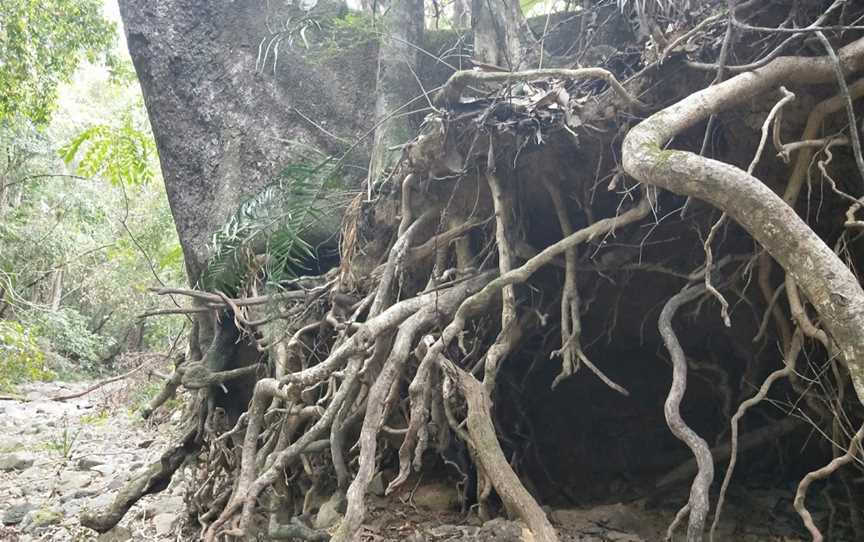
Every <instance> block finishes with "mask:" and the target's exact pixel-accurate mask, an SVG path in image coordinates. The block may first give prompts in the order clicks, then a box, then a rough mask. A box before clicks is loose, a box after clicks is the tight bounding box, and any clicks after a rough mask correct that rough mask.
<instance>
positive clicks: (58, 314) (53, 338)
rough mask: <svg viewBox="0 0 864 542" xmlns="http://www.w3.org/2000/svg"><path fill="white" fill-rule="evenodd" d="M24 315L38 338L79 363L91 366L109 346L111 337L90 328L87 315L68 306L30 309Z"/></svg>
mask: <svg viewBox="0 0 864 542" xmlns="http://www.w3.org/2000/svg"><path fill="white" fill-rule="evenodd" d="M25 318H26V321H27V323H28V324H29V325H30V326H31V327H32V328H34V329H36V330H37V332H38V334H39V335H40V336H41V337H44V338H45V339H46V340H48V341H49V342H50V345H51V348H52V349H53V350H54V351H56V352H58V353H60V354H62V355H64V356H67V357H69V358H72V359H73V360H76V361H79V362H81V364H82V365H83V366H84V367H86V368H92V367H93V365H94V364H95V363H96V362H97V361H98V360H99V358H100V356H101V355H102V354H103V353H104V352H106V351H107V350H108V349H109V348H110V347H111V346H112V345H113V344H112V343H113V341H112V339H110V338H108V337H99V336H98V335H96V334H95V333H93V332H92V331H90V329H89V327H88V325H89V322H88V319H87V317H85V316H84V315H83V314H81V313H80V312H78V311H77V310H75V309H74V308H72V307H61V308H60V310H57V311H44V312H43V311H31V312H30V313H28V314H27V315H26V317H25Z"/></svg>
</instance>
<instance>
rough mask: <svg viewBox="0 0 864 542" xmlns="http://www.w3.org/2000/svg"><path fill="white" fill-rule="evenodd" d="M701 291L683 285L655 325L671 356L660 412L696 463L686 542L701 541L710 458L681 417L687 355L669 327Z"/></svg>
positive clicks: (671, 528)
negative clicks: (685, 305) (667, 386)
mask: <svg viewBox="0 0 864 542" xmlns="http://www.w3.org/2000/svg"><path fill="white" fill-rule="evenodd" d="M705 291H706V288H705V286H704V285H699V286H685V287H684V288H683V289H682V290H681V291H680V292H679V293H677V294H675V295H674V296H672V297H671V298H670V299H669V301H667V302H666V305H665V306H664V307H663V311H662V312H661V313H660V319H659V321H658V328H659V330H660V335H661V336H662V337H663V343H664V344H665V345H666V349H667V350H668V351H669V356H670V357H671V358H672V385H671V386H670V388H669V395H668V396H667V397H666V403H665V405H664V407H663V413H664V414H665V416H666V423H667V424H668V425H669V429H670V430H671V431H672V433H673V434H674V435H675V436H676V437H678V439H679V440H680V441H682V442H683V443H684V444H686V445H687V447H688V448H690V450H691V451H692V452H693V455H694V456H695V457H696V462H697V464H698V465H699V472H698V473H697V474H696V477H695V478H694V479H693V485H692V486H691V487H690V499H689V500H688V502H687V505H686V506H685V508H687V511H688V512H689V514H690V519H689V524H688V526H687V541H688V542H698V541H700V540H702V533H703V531H704V530H705V518H706V517H707V515H708V507H709V502H708V491H709V489H710V488H711V480H713V478H714V460H713V459H712V457H711V449H710V448H709V447H708V443H707V442H705V439H703V438H702V437H700V436H699V435H698V434H696V432H695V431H693V430H692V429H691V428H690V427H689V426H688V425H687V423H686V422H685V421H684V420H683V419H682V418H681V410H680V406H681V400H682V399H683V398H684V391H685V390H686V389H687V358H686V357H685V356H684V350H683V349H682V348H681V343H679V342H678V337H677V336H676V335H675V330H674V329H673V327H672V318H673V317H674V316H675V312H676V311H677V310H678V309H679V308H680V307H681V306H682V305H684V304H686V303H689V302H690V301H693V300H695V299H696V298H697V297H699V296H700V295H702V294H703V293H704V292H705ZM682 513H683V509H682V512H679V516H681V514H682ZM681 517H683V516H681ZM679 519H680V518H679V517H676V520H675V521H673V522H672V524H671V525H670V526H669V530H668V531H667V532H666V539H667V540H672V534H673V532H674V529H675V526H676V525H677V522H678V520H679Z"/></svg>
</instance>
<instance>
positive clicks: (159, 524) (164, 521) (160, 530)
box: [153, 513, 178, 536]
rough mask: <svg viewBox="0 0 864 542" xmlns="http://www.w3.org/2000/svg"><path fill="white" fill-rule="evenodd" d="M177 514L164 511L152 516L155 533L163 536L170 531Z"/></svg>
mask: <svg viewBox="0 0 864 542" xmlns="http://www.w3.org/2000/svg"><path fill="white" fill-rule="evenodd" d="M177 517H178V516H177V514H171V513H164V514H157V515H156V517H154V518H153V524H154V525H155V526H156V534H157V535H159V536H165V535H168V534H170V533H171V531H172V530H173V529H174V524H175V523H176V522H177Z"/></svg>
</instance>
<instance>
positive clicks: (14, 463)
mask: <svg viewBox="0 0 864 542" xmlns="http://www.w3.org/2000/svg"><path fill="white" fill-rule="evenodd" d="M33 461H34V457H33V456H32V455H31V454H28V453H23V452H15V453H11V454H5V455H3V456H0V471H4V472H10V471H23V470H26V469H27V468H29V467H30V466H31V465H33Z"/></svg>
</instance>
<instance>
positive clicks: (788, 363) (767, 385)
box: [710, 331, 802, 541]
mask: <svg viewBox="0 0 864 542" xmlns="http://www.w3.org/2000/svg"><path fill="white" fill-rule="evenodd" d="M801 343H802V338H801V332H800V331H797V332H796V333H795V335H793V337H792V344H791V345H790V350H789V352H787V353H786V356H785V357H784V358H783V368H782V369H778V370H776V371H774V372H773V373H771V374H770V375H768V378H766V379H765V381H764V382H763V383H762V386H761V387H760V388H759V391H758V392H757V393H756V395H754V396H753V397H751V398H750V399H747V400H746V401H744V402H743V403H741V404H740V405H738V410H736V411H735V414H734V415H733V416H732V421H731V426H732V436H731V437H730V450H729V466H727V467H726V474H725V475H724V477H723V485H722V486H721V487H720V495H719V496H718V497H717V507H716V508H715V509H714V521H712V522H711V535H710V539H711V540H712V541H713V540H714V533H715V531H716V530H717V524H718V523H719V521H720V514H721V513H722V512H723V501H724V500H725V498H726V490H727V489H728V488H729V482H730V481H731V480H732V474H733V473H734V472H735V463H736V462H737V461H738V431H739V429H740V428H739V425H738V422H739V421H741V418H743V417H744V414H746V413H747V411H748V410H749V409H751V408H753V407H754V406H756V405H758V404H759V403H760V402H762V400H763V399H765V397H767V396H768V391H769V390H770V389H771V385H772V384H774V382H776V381H777V380H779V379H781V378H787V377H789V375H791V374H792V373H794V372H795V360H797V359H798V355H799V354H800V353H801V346H802V344H801Z"/></svg>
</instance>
